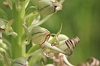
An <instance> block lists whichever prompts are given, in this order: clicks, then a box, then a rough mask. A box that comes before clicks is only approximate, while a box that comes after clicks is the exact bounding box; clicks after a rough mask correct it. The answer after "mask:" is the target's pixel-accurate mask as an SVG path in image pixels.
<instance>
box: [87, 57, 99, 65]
mask: <svg viewBox="0 0 100 66" xmlns="http://www.w3.org/2000/svg"><path fill="white" fill-rule="evenodd" d="M86 65H87V66H99V65H100V62H99V60H97V59H96V58H94V57H90V58H88V59H87V62H86Z"/></svg>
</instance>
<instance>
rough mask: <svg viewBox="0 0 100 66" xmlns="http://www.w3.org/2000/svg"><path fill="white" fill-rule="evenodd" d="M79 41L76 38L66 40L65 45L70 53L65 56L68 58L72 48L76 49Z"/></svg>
mask: <svg viewBox="0 0 100 66" xmlns="http://www.w3.org/2000/svg"><path fill="white" fill-rule="evenodd" d="M79 41H80V39H79V38H78V37H75V38H72V39H69V40H66V41H65V43H66V45H67V46H68V48H69V50H70V53H68V54H67V55H68V56H70V55H71V54H72V53H73V50H74V48H75V47H76V44H77V43H78V42H79Z"/></svg>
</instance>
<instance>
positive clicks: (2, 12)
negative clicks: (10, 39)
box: [0, 8, 8, 19]
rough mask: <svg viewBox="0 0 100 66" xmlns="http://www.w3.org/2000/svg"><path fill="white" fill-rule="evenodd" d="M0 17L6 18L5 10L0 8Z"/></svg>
mask: <svg viewBox="0 0 100 66" xmlns="http://www.w3.org/2000/svg"><path fill="white" fill-rule="evenodd" d="M0 18H4V19H8V17H7V14H6V12H4V11H3V10H2V9H1V8H0Z"/></svg>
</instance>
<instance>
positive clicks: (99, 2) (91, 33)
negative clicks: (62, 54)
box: [0, 0, 100, 65]
mask: <svg viewBox="0 0 100 66" xmlns="http://www.w3.org/2000/svg"><path fill="white" fill-rule="evenodd" d="M3 1H4V0H0V8H2V9H4V10H5V11H6V12H7V13H8V15H11V12H10V10H9V9H8V8H5V7H4V6H3V5H2V2H3ZM37 1H38V0H37ZM30 4H31V5H36V0H31V3H30ZM5 18H6V17H5ZM10 18H11V17H10V16H9V18H8V19H10ZM61 24H62V25H63V28H62V32H61V33H63V34H65V35H67V36H68V37H69V38H73V37H76V36H78V37H79V38H80V42H79V43H78V44H77V47H76V48H75V49H74V53H73V54H72V55H71V56H70V57H68V59H69V61H70V62H71V63H72V64H74V65H77V64H79V63H80V62H86V59H87V58H89V57H91V56H93V57H95V58H97V59H98V60H100V0H65V2H64V3H63V9H62V10H61V11H59V12H57V13H55V14H54V15H53V16H52V17H51V18H49V19H48V20H47V21H46V22H45V23H44V24H42V25H41V26H42V27H45V28H47V29H48V30H49V31H50V32H51V33H57V32H58V31H59V29H60V26H61Z"/></svg>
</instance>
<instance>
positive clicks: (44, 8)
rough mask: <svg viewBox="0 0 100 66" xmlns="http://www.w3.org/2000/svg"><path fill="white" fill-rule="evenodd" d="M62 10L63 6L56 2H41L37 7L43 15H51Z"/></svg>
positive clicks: (45, 0) (48, 0)
mask: <svg viewBox="0 0 100 66" xmlns="http://www.w3.org/2000/svg"><path fill="white" fill-rule="evenodd" d="M61 9H62V5H61V4H60V3H59V2H57V1H55V0H40V1H39V3H38V6H37V10H38V12H39V13H40V14H43V15H50V14H52V13H54V12H56V11H57V10H61Z"/></svg>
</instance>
